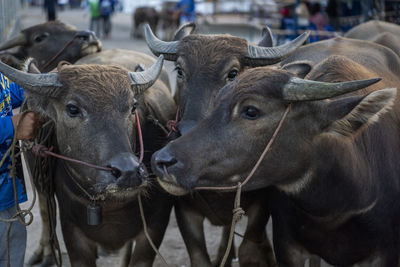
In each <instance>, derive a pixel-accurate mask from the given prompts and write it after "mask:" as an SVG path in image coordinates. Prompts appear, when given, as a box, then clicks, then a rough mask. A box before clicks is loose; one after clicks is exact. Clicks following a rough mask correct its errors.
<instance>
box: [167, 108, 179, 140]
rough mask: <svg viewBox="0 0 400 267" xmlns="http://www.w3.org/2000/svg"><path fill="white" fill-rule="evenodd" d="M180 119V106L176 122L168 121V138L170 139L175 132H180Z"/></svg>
mask: <svg viewBox="0 0 400 267" xmlns="http://www.w3.org/2000/svg"><path fill="white" fill-rule="evenodd" d="M178 119H179V106H178V107H177V110H176V114H175V120H169V121H167V128H168V130H169V133H168V135H167V137H170V135H171V134H172V133H173V132H175V133H177V132H179V130H178V128H177V127H178V123H179V121H178Z"/></svg>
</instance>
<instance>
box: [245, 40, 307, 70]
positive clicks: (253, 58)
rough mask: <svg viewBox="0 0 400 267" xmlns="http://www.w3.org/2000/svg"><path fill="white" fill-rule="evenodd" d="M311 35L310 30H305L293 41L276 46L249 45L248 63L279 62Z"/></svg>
mask: <svg viewBox="0 0 400 267" xmlns="http://www.w3.org/2000/svg"><path fill="white" fill-rule="evenodd" d="M309 35H310V32H304V33H302V34H301V35H300V36H299V37H297V38H296V39H294V40H293V41H291V42H289V43H287V44H284V45H280V46H276V47H261V46H256V45H249V47H248V51H247V54H246V59H247V60H248V64H249V65H251V66H265V65H272V64H275V63H278V62H279V61H282V60H283V59H285V58H286V57H288V56H289V55H290V54H292V53H293V52H294V51H295V50H296V49H297V48H298V47H300V46H301V45H302V44H303V43H304V42H305V41H306V40H307V38H308V36H309Z"/></svg>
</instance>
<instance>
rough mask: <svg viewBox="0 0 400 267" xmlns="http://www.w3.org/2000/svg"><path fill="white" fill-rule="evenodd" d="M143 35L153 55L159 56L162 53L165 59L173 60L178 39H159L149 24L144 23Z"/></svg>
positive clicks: (175, 56)
mask: <svg viewBox="0 0 400 267" xmlns="http://www.w3.org/2000/svg"><path fill="white" fill-rule="evenodd" d="M144 37H145V39H146V43H147V45H148V46H149V48H150V50H151V52H153V54H154V55H156V56H159V55H161V54H162V55H164V57H165V59H166V60H171V61H175V60H176V59H177V55H176V53H177V52H178V45H179V41H174V42H164V41H161V40H160V39H158V38H157V37H156V36H155V35H154V34H153V32H152V31H151V28H150V26H149V24H146V25H145V27H144Z"/></svg>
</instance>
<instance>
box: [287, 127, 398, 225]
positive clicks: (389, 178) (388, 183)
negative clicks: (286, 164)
mask: <svg viewBox="0 0 400 267" xmlns="http://www.w3.org/2000/svg"><path fill="white" fill-rule="evenodd" d="M390 128H391V127H390V126H389V125H388V124H385V123H377V124H374V125H371V126H370V127H369V128H368V129H366V130H365V131H363V132H362V133H359V134H358V135H357V136H354V137H341V138H340V140H339V139H336V138H335V139H331V137H321V138H318V139H319V140H316V141H315V142H314V144H313V145H314V146H315V149H314V155H313V157H312V161H313V162H312V164H311V169H310V170H309V175H310V179H309V183H308V184H307V185H306V186H305V187H304V188H303V190H302V191H300V192H298V193H295V194H289V197H290V198H291V199H292V200H293V203H294V205H295V206H296V207H298V208H299V209H301V210H303V211H304V212H305V213H306V214H308V215H310V216H311V217H314V218H319V219H324V220H334V221H335V220H340V221H343V220H346V219H347V218H349V217H351V216H354V215H357V214H362V213H365V212H368V211H369V210H371V209H373V208H374V206H375V205H377V204H378V202H380V201H382V200H383V199H387V198H389V197H391V196H392V197H395V196H397V194H398V193H397V192H398V191H399V182H400V181H399V179H398V175H399V173H400V167H399V164H398V162H400V156H399V152H398V148H399V147H400V142H399V138H398V136H397V135H395V134H393V135H389V136H388V135H387V133H388V132H390ZM342 138H345V139H346V140H343V139H342ZM396 164H397V165H396ZM388 170H397V171H396V172H389V171H388ZM393 181H395V183H393ZM397 197H398V196H397Z"/></svg>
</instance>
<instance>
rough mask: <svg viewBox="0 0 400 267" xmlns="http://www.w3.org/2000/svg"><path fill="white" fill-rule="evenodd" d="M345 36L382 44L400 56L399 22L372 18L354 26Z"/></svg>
mask: <svg viewBox="0 0 400 267" xmlns="http://www.w3.org/2000/svg"><path fill="white" fill-rule="evenodd" d="M344 36H345V37H347V38H353V39H360V40H366V41H371V42H374V43H377V44H381V45H383V46H386V47H389V48H390V49H392V50H393V51H394V52H395V53H396V54H397V55H398V56H400V45H399V43H400V26H399V25H397V24H394V23H390V22H385V21H379V20H370V21H368V22H365V23H361V24H359V25H357V26H356V27H354V28H352V29H351V30H350V31H348V32H347V33H346V34H345V35H344Z"/></svg>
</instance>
